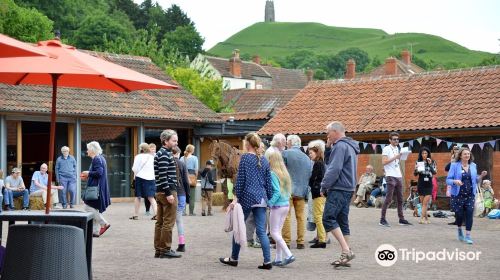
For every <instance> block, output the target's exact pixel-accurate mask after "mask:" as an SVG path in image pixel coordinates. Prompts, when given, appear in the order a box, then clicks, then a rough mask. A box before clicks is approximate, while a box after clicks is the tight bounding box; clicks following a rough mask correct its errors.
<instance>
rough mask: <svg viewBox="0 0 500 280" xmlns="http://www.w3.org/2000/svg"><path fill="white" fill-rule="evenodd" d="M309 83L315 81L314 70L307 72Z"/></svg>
mask: <svg viewBox="0 0 500 280" xmlns="http://www.w3.org/2000/svg"><path fill="white" fill-rule="evenodd" d="M306 76H307V82H308V83H309V82H311V81H312V80H313V76H314V71H313V70H312V69H307V71H306Z"/></svg>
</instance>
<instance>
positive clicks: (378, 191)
mask: <svg viewBox="0 0 500 280" xmlns="http://www.w3.org/2000/svg"><path fill="white" fill-rule="evenodd" d="M386 190H387V182H386V181H385V176H382V178H380V186H375V189H373V190H372V192H371V193H370V199H368V205H369V206H375V201H376V199H377V197H379V196H385V193H386Z"/></svg>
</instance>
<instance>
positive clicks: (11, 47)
mask: <svg viewBox="0 0 500 280" xmlns="http://www.w3.org/2000/svg"><path fill="white" fill-rule="evenodd" d="M20 56H47V54H46V53H44V52H43V51H41V50H39V49H37V48H36V47H33V46H31V45H29V44H26V43H24V42H21V41H18V40H16V39H13V38H10V37H9V36H6V35H3V34H0V58H2V57H20Z"/></svg>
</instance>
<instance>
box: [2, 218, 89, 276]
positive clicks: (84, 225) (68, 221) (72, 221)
mask: <svg viewBox="0 0 500 280" xmlns="http://www.w3.org/2000/svg"><path fill="white" fill-rule="evenodd" d="M93 218H94V216H93V214H92V213H88V212H80V211H74V210H56V211H51V212H50V213H49V214H45V211H3V212H1V213H0V223H1V224H0V244H1V243H2V240H1V238H2V226H3V222H4V221H8V222H9V225H12V224H15V222H17V221H27V222H46V223H49V224H61V225H72V226H76V227H79V228H81V229H82V230H83V235H84V238H85V244H86V253H87V269H88V273H89V279H92V226H93Z"/></svg>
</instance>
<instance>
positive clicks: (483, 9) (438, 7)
mask: <svg viewBox="0 0 500 280" xmlns="http://www.w3.org/2000/svg"><path fill="white" fill-rule="evenodd" d="M134 1H135V2H136V3H141V2H142V1H141V0H134ZM157 2H158V3H160V5H161V6H162V7H163V8H165V9H167V8H168V7H170V6H171V5H172V4H176V5H178V6H180V7H181V9H182V10H183V11H184V12H186V13H187V15H188V16H189V17H190V18H191V20H193V21H194V22H195V23H196V27H197V29H198V31H199V32H200V33H201V35H202V36H203V37H205V45H204V48H205V49H206V50H208V49H210V48H211V47H213V46H214V45H215V44H217V43H218V42H222V41H224V40H226V39H227V38H229V37H230V36H231V35H233V34H234V33H236V32H238V31H240V30H242V29H243V28H245V27H248V26H249V25H252V24H253V23H255V22H260V21H263V19H264V7H265V2H266V0H210V1H209V0H158V1H157ZM274 7H275V10H276V21H281V22H318V23H323V24H325V25H330V26H341V27H363V28H377V29H382V30H384V31H385V32H387V33H389V34H394V33H405V32H417V33H427V34H433V35H438V36H441V37H443V38H445V39H448V40H451V41H454V42H457V43H459V44H460V45H463V46H465V47H467V48H469V49H472V50H481V51H487V52H494V53H498V52H500V41H499V40H498V39H500V16H499V14H500V1H498V0H475V1H472V0H468V1H466V0H420V1H414V0H413V1H409V0H378V1H374V0H344V1H338V0H275V1H274Z"/></svg>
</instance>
